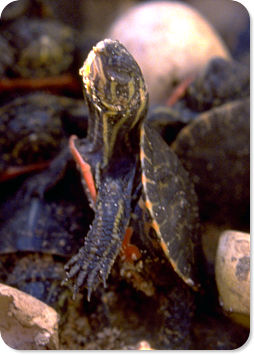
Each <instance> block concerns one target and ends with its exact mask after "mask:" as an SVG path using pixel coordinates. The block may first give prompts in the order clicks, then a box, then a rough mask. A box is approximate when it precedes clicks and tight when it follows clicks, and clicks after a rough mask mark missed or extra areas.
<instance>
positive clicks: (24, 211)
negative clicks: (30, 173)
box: [0, 169, 92, 315]
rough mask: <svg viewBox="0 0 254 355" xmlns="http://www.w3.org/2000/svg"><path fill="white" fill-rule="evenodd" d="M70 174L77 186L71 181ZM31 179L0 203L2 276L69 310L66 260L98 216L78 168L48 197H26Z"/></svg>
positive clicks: (62, 313) (56, 307)
mask: <svg viewBox="0 0 254 355" xmlns="http://www.w3.org/2000/svg"><path fill="white" fill-rule="evenodd" d="M69 179H71V180H72V181H73V183H74V186H70V185H69V184H67V185H66V183H67V182H68V181H69ZM31 182H32V177H29V178H27V179H26V180H25V181H24V183H23V185H22V186H21V188H19V189H18V190H17V191H14V189H12V190H13V191H12V193H9V195H8V198H5V201H1V204H0V216H1V218H0V279H1V282H4V283H6V284H8V285H10V286H13V287H16V288H18V289H20V290H22V291H24V292H26V293H29V294H31V295H32V296H34V297H36V298H38V299H40V300H41V301H43V302H45V303H47V304H48V305H50V306H52V307H54V308H55V309H56V310H58V311H59V312H60V314H61V315H64V314H65V313H66V307H65V305H66V303H67V302H68V298H69V297H70V292H69V290H68V289H67V288H66V287H65V286H64V285H62V279H63V278H64V277H65V271H64V264H65V263H66V261H67V260H68V258H69V257H70V256H71V255H73V253H75V252H77V250H78V248H79V246H81V245H82V239H83V235H84V233H86V232H87V229H88V225H89V222H90V220H91V218H92V215H91V213H89V207H88V202H87V200H86V197H85V196H84V195H82V194H81V193H80V190H81V189H82V186H81V185H80V179H79V176H78V173H77V171H76V170H75V169H69V170H68V174H65V176H64V178H63V179H62V181H61V183H59V185H58V186H57V188H56V189H51V191H49V192H48V193H47V196H45V198H43V199H41V198H39V197H38V196H30V198H29V199H28V198H27V196H26V198H25V196H24V192H25V191H26V189H25V186H27V185H29V184H30V183H31ZM12 185H13V184H12ZM58 189H61V194H60V193H59V191H58Z"/></svg>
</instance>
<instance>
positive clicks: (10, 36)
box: [2, 17, 75, 78]
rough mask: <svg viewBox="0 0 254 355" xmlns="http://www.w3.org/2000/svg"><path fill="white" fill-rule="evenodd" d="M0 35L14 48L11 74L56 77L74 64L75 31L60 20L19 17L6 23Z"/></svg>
mask: <svg viewBox="0 0 254 355" xmlns="http://www.w3.org/2000/svg"><path fill="white" fill-rule="evenodd" d="M2 35H3V36H4V38H5V39H6V40H7V41H8V43H9V45H10V46H11V47H12V48H13V50H14V51H15V59H16V61H15V64H14V65H13V66H12V68H10V70H11V72H12V76H19V77H23V78H40V77H46V76H55V75H58V74H61V73H64V72H66V71H67V70H68V69H69V68H70V66H71V65H72V63H73V60H74V52H75V31H74V30H73V29H71V28H70V27H68V26H66V25H64V24H62V23H60V22H57V21H54V20H51V19H36V18H32V19H29V18H26V17H22V18H20V19H18V20H16V21H14V22H11V23H10V24H8V25H6V27H5V29H4V31H3V32H2Z"/></svg>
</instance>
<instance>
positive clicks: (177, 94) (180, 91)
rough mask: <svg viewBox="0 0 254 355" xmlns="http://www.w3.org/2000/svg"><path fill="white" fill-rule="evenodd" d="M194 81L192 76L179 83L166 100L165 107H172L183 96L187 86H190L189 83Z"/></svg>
mask: <svg viewBox="0 0 254 355" xmlns="http://www.w3.org/2000/svg"><path fill="white" fill-rule="evenodd" d="M193 80H194V76H193V75H192V76H188V77H187V78H185V79H184V80H183V81H181V82H180V84H179V85H177V87H176V88H175V89H174V91H173V92H172V94H171V95H170V96H169V98H168V100H167V101H166V105H167V106H169V107H171V106H173V105H174V104H175V103H176V102H177V101H178V100H180V99H181V97H183V95H184V94H185V92H186V90H187V88H188V86H189V85H190V84H191V82H192V81H193Z"/></svg>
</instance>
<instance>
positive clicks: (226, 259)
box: [215, 230, 250, 325]
mask: <svg viewBox="0 0 254 355" xmlns="http://www.w3.org/2000/svg"><path fill="white" fill-rule="evenodd" d="M215 277H216V283H217V287H218V291H219V297H220V304H221V306H222V307H223V309H224V310H225V311H226V312H228V315H231V317H232V318H233V319H234V320H236V321H238V322H240V323H242V324H244V325H248V324H249V316H250V235H249V234H247V233H243V232H238V231H234V230H227V231H224V232H223V233H222V234H221V236H220V239H219V244H218V249H217V254H216V261H215Z"/></svg>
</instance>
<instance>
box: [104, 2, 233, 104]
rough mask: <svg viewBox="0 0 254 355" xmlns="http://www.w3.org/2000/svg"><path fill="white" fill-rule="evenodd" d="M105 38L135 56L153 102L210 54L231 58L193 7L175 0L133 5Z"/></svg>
mask: <svg viewBox="0 0 254 355" xmlns="http://www.w3.org/2000/svg"><path fill="white" fill-rule="evenodd" d="M107 37H109V38H112V39H118V40H119V41H120V42H122V43H123V44H124V45H125V46H126V48H127V49H128V50H129V51H130V53H131V54H132V55H133V56H134V58H135V59H136V61H137V62H138V64H139V65H140V67H141V69H142V72H143V74H144V77H145V80H146V83H147V86H148V89H149V93H150V101H151V102H152V103H155V102H163V101H164V100H165V99H166V98H167V97H168V95H169V94H170V93H171V92H172V89H173V88H174V87H175V85H177V84H178V83H179V82H181V81H182V80H184V79H187V78H189V77H192V76H194V75H195V74H196V73H197V72H199V71H200V70H201V69H203V68H204V67H205V65H206V64H207V62H208V61H209V60H210V59H211V58H212V57H214V56H221V57H223V58H229V57H230V54H229V52H228V50H227V48H226V46H225V45H224V43H223V42H222V40H221V38H220V37H219V35H218V34H217V33H216V31H215V30H214V29H213V27H212V26H211V25H210V24H209V23H208V22H207V21H206V20H205V19H204V18H203V17H202V16H201V15H200V14H199V13H198V12H197V11H196V10H194V9H193V8H191V7H189V6H187V5H184V4H182V3H180V2H174V1H173V2H168V1H159V2H153V1H151V2H148V3H144V4H141V5H137V6H134V7H132V8H131V9H130V10H129V11H127V12H126V13H125V14H124V15H122V16H120V17H119V18H118V19H116V21H115V22H114V23H113V24H112V26H111V27H110V29H109V31H108V33H107Z"/></svg>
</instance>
